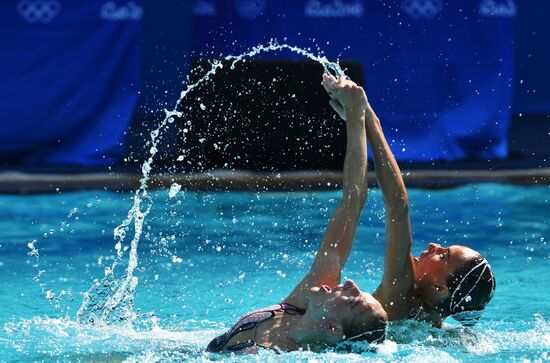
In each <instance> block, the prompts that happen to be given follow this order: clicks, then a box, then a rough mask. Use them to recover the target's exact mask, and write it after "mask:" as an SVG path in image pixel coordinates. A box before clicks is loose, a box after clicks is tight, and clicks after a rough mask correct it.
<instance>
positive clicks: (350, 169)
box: [284, 75, 367, 308]
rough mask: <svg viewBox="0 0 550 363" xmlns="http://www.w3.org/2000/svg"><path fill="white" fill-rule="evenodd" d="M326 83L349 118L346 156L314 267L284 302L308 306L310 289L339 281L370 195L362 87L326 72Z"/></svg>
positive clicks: (333, 103) (333, 99)
mask: <svg viewBox="0 0 550 363" xmlns="http://www.w3.org/2000/svg"><path fill="white" fill-rule="evenodd" d="M322 84H323V86H324V87H325V90H326V91H327V92H328V94H329V96H330V97H331V100H330V101H329V103H330V105H331V106H332V108H334V110H335V111H336V112H337V113H338V115H339V116H340V117H341V118H342V119H343V120H345V121H346V140H347V141H346V156H345V160H344V171H343V191H342V200H341V201H340V203H339V204H338V207H337V208H336V210H335V211H334V213H333V214H332V217H331V218H330V221H329V223H328V226H327V229H326V232H325V235H324V237H323V241H322V242H321V246H320V247H319V250H318V251H317V255H316V257H315V261H314V263H313V267H312V268H311V270H310V271H309V273H308V274H307V275H306V276H305V277H304V278H303V279H302V281H300V283H298V285H297V286H296V287H295V288H294V290H293V291H292V293H291V294H290V295H289V296H288V297H287V298H286V299H285V300H284V302H286V303H289V304H292V305H294V306H297V307H301V308H306V307H307V300H308V298H309V294H310V289H311V288H312V287H314V286H321V285H328V286H331V287H333V286H335V285H337V284H338V283H340V277H341V274H342V269H343V268H344V265H345V264H346V261H347V259H348V256H349V253H350V250H351V246H352V244H353V240H354V238H355V232H356V231H357V225H358V224H359V219H360V216H361V212H362V211H363V209H364V207H365V201H366V199H367V180H366V178H367V140H366V134H365V108H366V106H367V98H366V95H365V92H364V91H363V89H362V88H361V87H359V86H357V85H356V84H355V83H354V82H352V81H349V80H344V79H343V78H341V79H340V80H338V81H337V80H336V79H334V77H331V76H327V75H323V82H322Z"/></svg>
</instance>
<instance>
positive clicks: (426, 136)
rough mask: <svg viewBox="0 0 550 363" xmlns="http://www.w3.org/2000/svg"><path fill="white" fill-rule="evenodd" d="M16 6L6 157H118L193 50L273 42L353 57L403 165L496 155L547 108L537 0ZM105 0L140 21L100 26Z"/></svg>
mask: <svg viewBox="0 0 550 363" xmlns="http://www.w3.org/2000/svg"><path fill="white" fill-rule="evenodd" d="M21 1H27V2H32V0H21ZM21 1H15V0H13V1H6V2H2V3H1V4H0V14H1V15H0V24H1V25H0V26H1V27H2V30H3V32H2V33H3V34H4V35H5V36H3V37H2V40H0V53H1V54H2V57H0V70H1V72H0V97H1V101H0V121H1V122H2V127H1V131H0V160H1V161H3V162H4V163H11V164H13V163H16V164H17V163H19V164H27V165H64V164H78V165H105V164H112V163H115V162H117V161H119V160H120V158H121V157H122V156H123V154H124V152H125V148H124V145H123V142H124V140H125V132H126V130H127V128H128V125H129V124H130V121H131V119H132V117H134V110H135V109H136V103H138V104H139V107H138V108H137V110H138V112H137V115H138V116H143V115H146V114H147V113H148V112H149V111H150V110H158V109H160V108H162V107H168V108H172V107H173V105H174V103H175V100H176V99H177V97H178V94H179V92H180V91H181V89H182V82H183V81H184V79H185V75H186V73H187V71H188V69H189V66H190V64H191V62H192V59H193V58H196V57H199V56H205V57H210V58H211V57H218V56H220V55H222V54H223V55H225V54H229V53H232V54H236V53H240V52H241V51H243V50H245V49H247V48H248V47H250V46H252V45H256V44H259V43H266V42H267V41H268V40H269V39H271V38H277V39H278V40H279V41H280V42H286V43H288V44H295V45H298V46H302V47H309V48H312V51H314V52H318V49H320V50H322V51H324V52H325V54H326V55H327V56H328V57H329V58H331V59H335V58H340V59H348V60H349V59H355V60H359V61H360V62H361V63H362V65H363V73H364V75H365V80H364V81H365V84H366V86H367V91H368V95H369V99H370V101H371V103H372V104H373V106H374V108H375V109H376V110H377V112H378V114H379V116H380V117H381V119H382V120H383V123H384V125H385V129H386V133H387V136H388V139H389V140H390V141H392V144H393V149H394V151H395V153H396V155H397V157H398V158H400V159H409V160H422V161H430V160H437V159H445V160H457V159H464V158H478V159H487V158H503V157H506V156H507V152H508V144H507V132H508V128H509V125H510V120H511V116H512V112H515V113H530V114H533V113H534V114H548V113H550V102H548V99H549V94H550V91H549V84H550V77H549V76H548V73H549V72H547V71H546V68H545V67H546V64H547V61H548V60H549V58H550V57H549V52H550V51H549V50H548V47H547V46H546V45H545V44H546V43H547V41H548V39H549V36H548V35H549V33H550V32H549V31H548V30H547V27H546V26H544V19H545V18H546V16H547V15H546V14H547V13H548V10H550V4H547V3H546V2H542V3H540V2H539V3H537V2H535V1H534V0H532V1H522V2H518V1H511V0H465V1H458V2H445V1H439V0H432V1H428V0H404V1H401V0H390V1H386V2H383V3H382V2H378V1H367V0H341V1H340V0H321V1H311V0H299V1H290V0H289V1H275V0H227V1H222V0H194V1H176V0H172V1H164V2H162V3H156V2H155V3H153V2H147V3H144V2H142V1H104V0H102V1H100V0H94V1H85V2H75V1H71V2H69V1H63V0H57V2H58V3H59V4H60V6H61V11H60V12H59V14H58V15H57V16H56V17H55V18H54V19H53V20H52V21H51V22H49V23H47V24H42V23H29V22H28V20H25V18H24V17H23V16H22V15H21V14H20V13H19V12H18V10H17V9H18V6H20V5H19V4H20V3H21ZM50 1H55V0H50ZM106 3H107V4H114V5H115V6H116V8H117V9H123V8H124V7H126V8H128V7H130V8H140V9H142V10H143V13H142V15H143V16H142V17H137V16H136V17H134V15H136V14H133V13H130V15H128V14H126V15H125V14H124V13H122V16H119V17H118V18H116V16H114V17H113V16H111V19H109V20H105V19H104V18H102V16H101V11H102V7H104V6H106V5H105V4H106ZM120 14H121V13H119V15H120ZM115 15H116V14H115ZM142 29H143V33H142ZM264 57H267V58H274V57H275V58H277V57H282V58H295V56H294V55H293V54H290V53H282V54H278V55H277V54H273V53H268V54H266V55H265V56H264ZM140 80H141V81H140Z"/></svg>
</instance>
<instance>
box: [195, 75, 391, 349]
mask: <svg viewBox="0 0 550 363" xmlns="http://www.w3.org/2000/svg"><path fill="white" fill-rule="evenodd" d="M329 83H334V85H332V84H329ZM322 84H323V86H324V87H325V89H326V90H327V91H328V90H330V92H329V94H330V97H331V100H330V101H329V103H330V105H331V106H332V107H333V108H334V109H335V110H336V111H337V112H338V114H339V115H340V117H342V118H343V119H344V120H345V121H346V134H347V136H346V138H347V145H346V156H345V160H344V170H343V193H342V200H341V201H340V203H339V204H338V207H337V208H336V210H335V211H334V213H333V215H332V217H331V219H330V221H329V223H328V226H327V228H326V231H325V235H324V237H323V240H322V242H321V245H320V247H319V249H318V251H317V255H316V257H315V261H314V263H313V266H312V268H311V270H310V271H309V272H308V273H307V274H306V276H305V277H304V278H303V279H302V280H301V281H300V283H298V285H297V286H296V287H295V288H294V290H293V291H292V292H291V293H290V295H288V297H286V298H285V299H284V300H283V301H282V302H281V303H280V304H277V305H274V306H271V307H267V308H264V309H261V310H257V311H254V312H251V313H248V314H246V315H244V316H242V317H241V318H240V319H239V320H238V321H237V323H236V324H235V325H233V327H232V328H230V329H229V330H228V331H227V332H226V333H225V334H223V335H221V336H219V337H217V338H215V339H214V340H212V341H211V342H210V344H209V345H208V347H207V348H206V350H207V351H209V352H242V353H253V352H257V351H258V350H259V349H262V348H266V349H275V350H277V351H293V350H299V349H305V350H314V351H319V350H322V349H325V348H327V347H330V346H334V345H337V344H338V343H341V342H344V341H350V342H353V341H368V342H381V341H383V340H384V337H385V332H386V330H385V328H386V325H387V315H386V312H385V311H384V309H383V308H382V305H381V304H380V303H379V302H378V300H376V299H375V298H374V297H373V296H372V295H371V294H368V293H366V292H362V291H361V290H360V289H359V287H358V286H357V285H356V284H355V283H354V282H353V281H351V280H347V281H345V283H344V284H343V285H342V284H340V279H341V274H342V269H343V268H344V265H345V263H346V261H347V259H348V256H349V253H350V250H351V246H352V243H353V240H354V237H355V233H356V231H357V226H358V224H359V219H360V216H361V212H362V211H363V209H364V207H365V201H366V199H367V139H366V127H365V119H366V115H367V108H368V102H367V97H366V95H365V92H364V91H363V89H362V88H361V87H359V86H357V85H356V84H355V83H354V82H352V81H349V80H344V79H341V80H340V81H338V82H337V83H336V82H334V81H333V80H332V79H331V78H329V77H327V76H326V75H325V76H323V81H322Z"/></svg>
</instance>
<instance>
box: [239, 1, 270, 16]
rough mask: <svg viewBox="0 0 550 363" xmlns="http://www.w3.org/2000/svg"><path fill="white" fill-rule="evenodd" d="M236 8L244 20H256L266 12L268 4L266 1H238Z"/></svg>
mask: <svg viewBox="0 0 550 363" xmlns="http://www.w3.org/2000/svg"><path fill="white" fill-rule="evenodd" d="M235 6H236V8H237V12H238V13H239V15H240V16H241V17H242V18H246V19H255V18H257V17H258V16H259V15H260V14H262V12H263V11H265V9H266V7H267V4H266V2H265V0H237V1H236V3H235Z"/></svg>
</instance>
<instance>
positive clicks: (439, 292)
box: [432, 284, 449, 300]
mask: <svg viewBox="0 0 550 363" xmlns="http://www.w3.org/2000/svg"><path fill="white" fill-rule="evenodd" d="M432 288H433V292H434V294H435V295H436V296H438V297H439V298H440V299H441V300H443V299H444V298H446V297H447V295H449V287H448V286H447V285H438V284H434V285H432Z"/></svg>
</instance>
